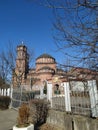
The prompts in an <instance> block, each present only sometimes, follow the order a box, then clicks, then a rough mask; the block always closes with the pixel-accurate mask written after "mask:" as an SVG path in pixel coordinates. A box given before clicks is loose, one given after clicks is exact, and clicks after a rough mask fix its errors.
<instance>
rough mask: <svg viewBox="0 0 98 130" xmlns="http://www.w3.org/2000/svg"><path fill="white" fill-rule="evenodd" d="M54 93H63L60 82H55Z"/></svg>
mask: <svg viewBox="0 0 98 130" xmlns="http://www.w3.org/2000/svg"><path fill="white" fill-rule="evenodd" d="M54 93H55V94H60V93H61V92H60V89H59V85H58V84H55V90H54Z"/></svg>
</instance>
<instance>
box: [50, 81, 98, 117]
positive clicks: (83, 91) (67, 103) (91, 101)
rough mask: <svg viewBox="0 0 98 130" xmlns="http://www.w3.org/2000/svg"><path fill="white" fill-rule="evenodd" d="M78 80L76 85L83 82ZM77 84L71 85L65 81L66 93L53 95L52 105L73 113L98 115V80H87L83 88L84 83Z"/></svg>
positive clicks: (57, 108) (54, 107)
mask: <svg viewBox="0 0 98 130" xmlns="http://www.w3.org/2000/svg"><path fill="white" fill-rule="evenodd" d="M76 82H77V81H75V84H76V85H77V84H78V85H79V84H82V83H79V82H78V83H76ZM75 84H74V85H73V86H70V83H69V82H65V83H64V95H63V96H62V95H57V96H53V97H51V107H52V108H53V109H56V110H60V111H66V112H70V113H72V114H79V115H85V116H92V117H98V90H97V85H96V81H95V80H91V81H87V83H86V86H85V85H84V88H82V87H83V85H82V86H81V85H80V86H75ZM83 84H84V83H83ZM77 88H78V89H77ZM79 88H80V89H79Z"/></svg>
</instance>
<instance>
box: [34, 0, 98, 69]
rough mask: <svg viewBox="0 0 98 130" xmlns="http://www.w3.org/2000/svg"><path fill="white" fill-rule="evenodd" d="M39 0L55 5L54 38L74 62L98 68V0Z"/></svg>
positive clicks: (60, 48)
mask: <svg viewBox="0 0 98 130" xmlns="http://www.w3.org/2000/svg"><path fill="white" fill-rule="evenodd" d="M35 1H36V2H37V3H39V4H41V5H44V6H46V7H49V8H51V9H53V13H54V22H53V26H54V36H53V38H54V40H55V44H56V45H57V48H58V51H62V53H64V55H65V57H68V58H69V57H70V60H71V63H72V65H71V66H82V67H88V68H90V69H93V70H98V0H40V2H39V1H38V0H35Z"/></svg>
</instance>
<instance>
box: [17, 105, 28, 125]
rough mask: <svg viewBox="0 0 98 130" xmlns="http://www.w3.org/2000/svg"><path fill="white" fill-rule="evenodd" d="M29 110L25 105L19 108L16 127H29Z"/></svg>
mask: <svg viewBox="0 0 98 130" xmlns="http://www.w3.org/2000/svg"><path fill="white" fill-rule="evenodd" d="M29 116H30V108H29V106H28V105H27V104H22V105H21V106H20V108H19V113H18V118H17V126H18V127H25V126H27V125H29V123H30V122H29Z"/></svg>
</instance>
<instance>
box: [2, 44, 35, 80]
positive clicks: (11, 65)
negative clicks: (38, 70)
mask: <svg viewBox="0 0 98 130" xmlns="http://www.w3.org/2000/svg"><path fill="white" fill-rule="evenodd" d="M6 46H7V49H6V50H5V51H4V50H2V52H1V53H0V77H1V78H2V79H3V80H4V81H5V82H9V83H10V82H11V80H12V75H13V73H14V74H15V66H16V56H17V54H16V46H13V44H12V43H9V44H8V45H6ZM28 56H29V58H28V60H29V61H28V62H29V64H31V62H32V60H34V51H31V49H29V51H28ZM16 76H17V75H16Z"/></svg>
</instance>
